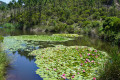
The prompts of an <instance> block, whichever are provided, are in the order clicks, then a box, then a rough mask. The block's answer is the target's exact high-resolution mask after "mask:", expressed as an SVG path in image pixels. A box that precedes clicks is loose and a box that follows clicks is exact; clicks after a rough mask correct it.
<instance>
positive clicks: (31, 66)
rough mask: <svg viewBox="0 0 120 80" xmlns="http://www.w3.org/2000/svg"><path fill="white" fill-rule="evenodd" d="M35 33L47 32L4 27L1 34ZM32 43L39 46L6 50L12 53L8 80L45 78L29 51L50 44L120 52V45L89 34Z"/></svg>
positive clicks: (38, 79)
mask: <svg viewBox="0 0 120 80" xmlns="http://www.w3.org/2000/svg"><path fill="white" fill-rule="evenodd" d="M34 34H35V35H41V34H46V33H40V32H39V33H33V32H26V31H20V30H7V29H2V28H1V29H0V35H3V36H4V37H7V36H14V35H34ZM47 35H50V33H47ZM29 43H31V42H29ZM31 44H35V45H36V46H38V47H34V46H32V47H31V48H28V49H31V50H30V51H26V50H18V51H15V52H11V53H10V51H9V50H6V53H8V52H9V53H10V54H8V56H9V57H10V59H11V63H10V66H9V67H8V68H7V80H43V79H42V78H41V77H40V76H39V75H37V74H36V72H35V71H36V70H37V66H36V64H35V63H34V62H35V58H34V57H33V56H28V53H30V52H31V51H32V50H36V49H40V48H45V47H48V46H54V45H65V46H73V45H79V46H89V47H94V48H96V49H98V50H102V51H105V52H107V53H109V55H112V53H113V52H112V51H115V52H119V48H118V46H115V45H112V44H111V43H108V42H105V41H101V40H100V39H96V38H94V37H88V36H83V37H79V38H76V39H75V40H70V41H66V42H55V43H51V42H44V41H42V42H41V41H39V42H32V43H31ZM41 45H42V46H41ZM116 69H117V68H116ZM115 76H117V75H115ZM111 79H114V80H118V78H114V76H113V77H112V78H111ZM104 80H105V79H104Z"/></svg>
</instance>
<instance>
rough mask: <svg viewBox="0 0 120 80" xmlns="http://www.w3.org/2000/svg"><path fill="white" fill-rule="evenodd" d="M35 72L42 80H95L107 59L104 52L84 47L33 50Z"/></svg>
mask: <svg viewBox="0 0 120 80" xmlns="http://www.w3.org/2000/svg"><path fill="white" fill-rule="evenodd" d="M30 54H31V55H36V61H35V63H36V64H37V66H38V67H39V69H38V70H37V71H36V73H37V74H39V75H40V76H41V77H42V78H44V79H46V80H47V79H48V80H49V79H53V80H61V79H72V80H84V79H87V80H96V78H98V77H99V75H98V74H99V69H104V63H105V62H106V60H107V59H108V55H107V54H106V53H105V52H102V51H99V50H96V49H94V48H91V47H86V46H70V47H67V46H56V47H48V48H44V49H40V50H35V51H33V52H32V53H30Z"/></svg>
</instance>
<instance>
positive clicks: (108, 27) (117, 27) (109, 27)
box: [103, 17, 120, 33]
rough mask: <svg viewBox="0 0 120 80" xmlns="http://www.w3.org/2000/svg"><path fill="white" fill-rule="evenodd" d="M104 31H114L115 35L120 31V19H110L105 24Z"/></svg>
mask: <svg viewBox="0 0 120 80" xmlns="http://www.w3.org/2000/svg"><path fill="white" fill-rule="evenodd" d="M103 29H104V31H105V32H107V31H114V32H115V33H117V32H119V31H120V19H119V18H117V17H108V18H106V20H105V22H104V23H103Z"/></svg>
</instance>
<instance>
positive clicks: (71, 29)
mask: <svg viewBox="0 0 120 80" xmlns="http://www.w3.org/2000/svg"><path fill="white" fill-rule="evenodd" d="M66 30H67V32H68V33H74V26H73V25H67V29H66Z"/></svg>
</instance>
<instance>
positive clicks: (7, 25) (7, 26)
mask: <svg viewBox="0 0 120 80" xmlns="http://www.w3.org/2000/svg"><path fill="white" fill-rule="evenodd" d="M2 26H3V27H5V28H11V29H13V28H15V26H14V25H13V24H12V23H5V24H3V25H2Z"/></svg>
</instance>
